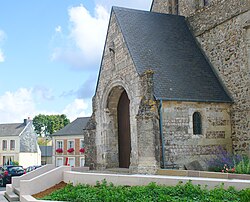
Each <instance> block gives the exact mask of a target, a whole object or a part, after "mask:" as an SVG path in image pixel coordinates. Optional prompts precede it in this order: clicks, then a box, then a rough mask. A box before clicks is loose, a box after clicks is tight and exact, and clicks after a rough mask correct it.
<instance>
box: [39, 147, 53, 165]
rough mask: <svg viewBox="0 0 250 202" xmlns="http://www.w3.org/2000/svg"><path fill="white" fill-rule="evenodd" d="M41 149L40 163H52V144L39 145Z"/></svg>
mask: <svg viewBox="0 0 250 202" xmlns="http://www.w3.org/2000/svg"><path fill="white" fill-rule="evenodd" d="M39 148H40V150H41V164H42V165H46V164H52V163H53V162H52V150H53V147H52V146H41V145H40V146H39Z"/></svg>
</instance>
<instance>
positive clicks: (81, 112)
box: [62, 99, 92, 121]
mask: <svg viewBox="0 0 250 202" xmlns="http://www.w3.org/2000/svg"><path fill="white" fill-rule="evenodd" d="M91 110H92V108H91V99H88V100H82V99H75V100H74V101H73V102H72V103H70V104H68V105H67V106H66V107H65V109H64V110H63V111H62V113H63V114H66V115H67V117H68V118H69V119H70V120H71V121H73V120H74V119H76V118H77V117H86V116H91Z"/></svg>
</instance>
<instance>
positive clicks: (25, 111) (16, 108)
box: [0, 88, 92, 123]
mask: <svg viewBox="0 0 250 202" xmlns="http://www.w3.org/2000/svg"><path fill="white" fill-rule="evenodd" d="M39 96H40V95H39ZM36 99H37V92H36V91H35V90H34V89H32V88H31V89H26V88H20V89H18V90H17V91H15V92H9V91H8V92H5V93H4V94H3V95H1V96H0V123H20V122H22V121H23V119H25V118H27V117H31V118H34V117H35V116H36V115H38V114H47V115H50V114H66V116H67V117H68V118H69V119H70V120H71V121H73V120H74V119H76V118H77V117H81V116H90V115H91V111H92V108H91V99H86V100H83V99H75V100H73V101H72V103H69V104H68V105H67V106H66V107H65V108H64V109H62V110H61V111H56V110H53V111H48V110H47V111H46V110H40V109H38V104H39V103H37V102H36Z"/></svg>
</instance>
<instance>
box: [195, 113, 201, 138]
mask: <svg viewBox="0 0 250 202" xmlns="http://www.w3.org/2000/svg"><path fill="white" fill-rule="evenodd" d="M201 131H202V124H201V114H200V113H199V112H194V114H193V134H194V135H200V134H201Z"/></svg>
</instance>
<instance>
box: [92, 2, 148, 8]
mask: <svg viewBox="0 0 250 202" xmlns="http://www.w3.org/2000/svg"><path fill="white" fill-rule="evenodd" d="M95 2H96V4H100V5H103V6H104V7H105V8H106V9H107V10H110V8H111V7H112V6H120V7H125V8H133V9H140V10H149V9H150V6H151V3H152V0H126V1H124V0H95Z"/></svg>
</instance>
